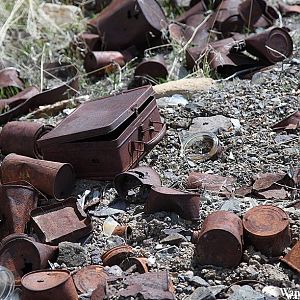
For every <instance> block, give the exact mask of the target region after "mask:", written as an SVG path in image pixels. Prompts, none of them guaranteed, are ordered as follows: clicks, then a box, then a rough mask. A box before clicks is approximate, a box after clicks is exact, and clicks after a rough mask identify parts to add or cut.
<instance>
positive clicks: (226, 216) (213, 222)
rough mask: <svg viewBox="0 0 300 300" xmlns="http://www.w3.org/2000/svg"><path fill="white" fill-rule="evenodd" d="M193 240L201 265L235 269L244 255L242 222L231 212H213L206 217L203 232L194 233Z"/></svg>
mask: <svg viewBox="0 0 300 300" xmlns="http://www.w3.org/2000/svg"><path fill="white" fill-rule="evenodd" d="M192 240H193V243H195V244H196V249H195V254H196V256H197V259H198V262H199V264H201V265H214V266H220V267H226V268H233V267H235V266H237V265H238V264H239V263H240V261H241V258H242V254H243V225H242V221H241V219H240V218H239V217H238V216H237V215H235V214H234V213H232V212H229V211H217V212H213V213H211V214H210V215H208V217H206V219H205V220H204V222H203V224H202V227H201V230H199V231H196V232H194V233H193V238H192Z"/></svg>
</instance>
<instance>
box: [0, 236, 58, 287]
mask: <svg viewBox="0 0 300 300" xmlns="http://www.w3.org/2000/svg"><path fill="white" fill-rule="evenodd" d="M57 254H58V247H53V246H49V245H45V244H41V243H38V242H36V241H35V240H34V239H33V238H31V237H29V236H27V235H25V234H11V235H9V236H7V237H6V238H4V239H3V240H2V241H1V243H0V264H1V265H2V266H5V267H6V268H8V269H9V270H10V271H11V272H12V273H13V274H14V277H15V282H16V285H20V281H21V278H22V276H23V275H25V274H26V273H28V272H31V271H34V270H39V269H43V268H46V267H47V266H48V261H53V260H54V259H55V258H56V256H57Z"/></svg>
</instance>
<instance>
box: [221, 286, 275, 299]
mask: <svg viewBox="0 0 300 300" xmlns="http://www.w3.org/2000/svg"><path fill="white" fill-rule="evenodd" d="M266 299H268V300H271V299H275V298H273V297H269V296H266V295H264V294H262V293H260V292H257V291H255V290H254V289H253V288H252V287H251V286H249V285H244V286H241V287H240V288H238V289H236V290H235V291H234V293H233V294H232V295H231V296H229V298H228V299H227V300H266Z"/></svg>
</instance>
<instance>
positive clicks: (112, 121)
mask: <svg viewBox="0 0 300 300" xmlns="http://www.w3.org/2000/svg"><path fill="white" fill-rule="evenodd" d="M87 116H88V118H87ZM165 132H166V125H164V124H163V123H162V122H161V119H160V115H159V111H158V108H157V105H156V101H155V98H154V91H153V89H152V87H151V86H145V87H141V88H137V89H133V90H129V91H126V92H123V93H121V94H119V95H117V96H110V97H106V98H102V99H99V100H95V101H91V102H86V103H84V104H82V105H81V106H79V108H77V109H76V110H75V111H74V112H73V113H72V114H70V115H69V116H68V117H67V118H66V119H64V120H63V121H62V122H61V123H60V124H59V125H58V126H57V127H56V128H54V129H53V130H52V131H51V132H49V133H48V134H46V135H44V136H43V137H42V138H41V139H39V140H38V145H39V146H40V148H41V151H42V153H43V157H44V159H48V160H54V161H60V162H69V163H71V164H72V165H73V167H74V169H75V172H76V175H77V176H78V177H80V178H93V179H101V180H111V179H113V178H114V177H115V176H116V175H117V174H120V173H122V172H124V171H127V170H128V169H130V168H132V167H134V166H135V165H136V164H137V163H138V162H139V161H140V160H141V159H142V158H143V157H144V156H145V155H146V154H147V153H148V152H149V151H150V150H151V149H152V148H154V147H155V146H156V145H157V144H158V143H159V142H160V141H161V140H162V138H163V137H164V134H165ZM82 153H84V155H82Z"/></svg>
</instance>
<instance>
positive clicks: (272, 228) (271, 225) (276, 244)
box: [243, 205, 291, 256]
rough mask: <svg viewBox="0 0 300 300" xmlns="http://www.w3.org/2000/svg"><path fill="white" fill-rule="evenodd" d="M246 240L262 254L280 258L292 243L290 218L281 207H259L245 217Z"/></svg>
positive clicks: (249, 211) (251, 210)
mask: <svg viewBox="0 0 300 300" xmlns="http://www.w3.org/2000/svg"><path fill="white" fill-rule="evenodd" d="M243 226H244V230H245V238H247V240H248V241H249V242H250V243H251V244H252V245H253V246H254V247H255V248H256V249H257V250H258V251H260V252H261V253H263V254H265V255H268V256H279V255H280V254H282V252H283V250H284V249H285V248H286V247H288V246H289V245H290V243H291V233H290V228H289V217H288V215H287V214H286V213H285V212H284V211H283V210H282V209H281V208H279V207H276V206H272V205H259V206H256V207H253V208H251V209H250V210H248V211H247V212H246V214H245V215H244V217H243Z"/></svg>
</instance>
